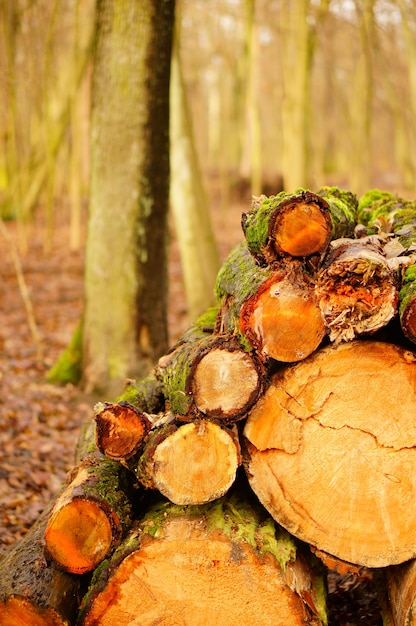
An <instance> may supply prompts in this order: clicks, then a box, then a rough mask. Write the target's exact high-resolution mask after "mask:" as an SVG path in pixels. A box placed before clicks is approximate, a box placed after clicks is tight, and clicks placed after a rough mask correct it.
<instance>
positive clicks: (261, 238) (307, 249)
mask: <svg viewBox="0 0 416 626" xmlns="http://www.w3.org/2000/svg"><path fill="white" fill-rule="evenodd" d="M241 225H242V228H243V232H244V236H245V238H246V241H247V246H248V249H249V251H250V253H251V254H252V255H253V256H254V258H255V259H256V261H257V262H258V263H259V264H260V265H270V264H272V263H273V262H274V261H276V260H279V259H281V258H287V257H310V256H312V255H318V256H320V255H322V254H324V253H325V251H326V249H327V247H328V245H329V242H330V241H331V235H332V226H331V217H330V213H329V205H328V203H327V202H326V200H324V199H323V198H321V197H320V196H318V195H317V194H314V193H312V192H311V191H304V190H300V193H298V194H297V195H294V194H290V193H287V192H285V191H282V192H281V193H280V194H278V195H277V196H269V197H267V196H259V197H258V198H253V203H252V207H251V211H249V212H247V213H243V216H242V221H241Z"/></svg>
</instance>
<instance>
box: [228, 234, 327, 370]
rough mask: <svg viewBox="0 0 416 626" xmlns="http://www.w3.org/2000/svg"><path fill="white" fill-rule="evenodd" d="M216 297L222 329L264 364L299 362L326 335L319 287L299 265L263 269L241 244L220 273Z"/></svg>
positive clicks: (296, 262) (314, 348) (292, 264)
mask: <svg viewBox="0 0 416 626" xmlns="http://www.w3.org/2000/svg"><path fill="white" fill-rule="evenodd" d="M216 295H217V298H218V300H219V302H221V307H220V310H221V320H222V324H223V327H224V328H225V329H226V330H227V331H228V332H230V333H235V332H237V333H240V335H241V336H242V337H243V339H244V340H245V341H246V342H247V343H248V345H249V346H250V347H251V348H252V349H254V351H255V353H256V354H258V355H259V356H261V358H262V359H264V360H267V359H269V358H273V359H275V360H277V361H282V362H294V361H300V360H301V359H304V358H306V357H307V356H308V355H309V354H311V353H312V352H313V351H314V350H316V348H317V347H318V346H319V344H320V343H321V341H322V340H323V338H324V337H325V335H326V329H325V325H324V322H323V319H322V315H321V311H320V309H319V305H318V301H317V299H316V296H315V284H314V282H313V281H312V279H311V278H310V277H309V276H308V275H307V274H306V272H305V271H304V269H303V267H302V265H301V264H300V263H299V262H298V261H292V262H289V263H286V264H285V266H282V267H275V269H271V268H261V267H259V266H258V265H257V264H256V263H255V261H254V259H253V258H252V256H251V255H250V253H249V251H248V248H247V246H246V245H245V244H241V245H239V246H237V247H236V248H235V249H234V250H233V251H232V252H231V254H230V255H229V257H228V259H227V260H226V262H225V263H224V264H223V266H222V268H221V270H220V272H219V274H218V278H217V283H216Z"/></svg>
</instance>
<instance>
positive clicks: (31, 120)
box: [0, 0, 416, 248]
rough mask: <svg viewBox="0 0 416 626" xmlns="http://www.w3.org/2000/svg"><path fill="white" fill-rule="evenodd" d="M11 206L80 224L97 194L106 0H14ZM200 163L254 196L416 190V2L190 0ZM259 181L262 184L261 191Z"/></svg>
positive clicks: (6, 206)
mask: <svg viewBox="0 0 416 626" xmlns="http://www.w3.org/2000/svg"><path fill="white" fill-rule="evenodd" d="M1 7H2V12H1V32H0V49H1V54H0V76H1V78H2V80H1V83H0V89H1V99H0V107H1V122H0V123H1V134H0V142H1V149H0V207H1V215H2V216H3V218H9V217H13V218H17V219H18V220H22V222H23V221H25V220H27V219H28V218H30V216H31V215H32V214H33V211H34V210H35V209H36V208H38V209H39V210H40V211H41V212H42V213H43V215H44V218H45V222H46V223H47V224H48V225H49V228H50V229H52V228H53V222H54V216H56V214H57V213H59V214H61V215H64V216H65V219H67V220H68V223H69V224H70V225H71V229H70V241H69V242H68V245H69V246H70V247H72V248H74V247H77V246H79V245H80V244H81V239H80V226H81V221H82V219H85V213H83V207H85V204H86V202H87V200H88V192H89V189H88V187H89V111H90V78H91V48H92V35H93V30H94V28H93V27H94V8H95V2H94V0H66V1H63V0H36V1H28V0H16V1H14V2H10V1H9V0H2V2H1ZM177 18H178V19H177V21H178V23H179V40H180V49H181V65H182V71H183V75H184V79H185V85H186V92H187V96H188V100H189V103H190V107H191V112H192V121H193V128H194V137H195V143H196V147H197V153H198V157H199V163H200V168H201V172H202V174H203V178H204V183H205V185H206V186H207V187H209V186H213V185H214V184H215V185H216V189H217V190H218V193H219V195H218V197H217V199H218V201H219V202H220V203H221V206H223V207H225V208H226V207H227V204H228V202H229V195H230V193H232V192H233V191H235V190H237V191H238V190H239V189H240V190H242V191H243V193H244V194H246V195H247V194H248V197H249V195H250V193H251V191H252V192H253V193H259V191H260V190H261V189H262V188H263V189H264V188H266V189H267V191H269V192H276V191H278V190H279V189H280V188H281V187H282V185H283V186H284V187H285V188H286V189H292V188H296V187H298V186H304V187H309V188H318V187H319V186H321V185H322V184H339V185H342V186H344V187H348V188H350V189H351V190H353V191H355V192H356V193H358V194H360V193H362V192H363V191H365V190H366V189H368V188H369V187H371V186H380V187H383V188H388V189H392V190H401V191H402V190H406V191H408V192H409V193H410V194H411V193H413V192H414V187H415V185H416V150H415V145H416V124H415V123H414V121H415V119H416V117H415V116H416V4H415V2H414V0H395V1H389V0H321V1H319V0H296V1H294V2H293V1H291V2H288V1H287V0H210V1H209V2H207V1H206V0H181V1H180V2H179V3H178V6H177ZM250 187H251V190H250Z"/></svg>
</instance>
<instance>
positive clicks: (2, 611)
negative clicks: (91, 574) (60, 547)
mask: <svg viewBox="0 0 416 626" xmlns="http://www.w3.org/2000/svg"><path fill="white" fill-rule="evenodd" d="M49 514H50V510H49V509H47V510H46V511H45V512H44V513H43V514H42V515H41V516H40V517H39V519H38V520H37V522H36V523H35V524H34V526H33V527H32V528H31V529H30V530H29V532H28V533H27V535H26V536H25V537H24V538H23V539H22V540H20V541H19V542H17V543H16V544H15V545H14V546H13V547H12V548H11V549H10V551H9V552H8V553H7V554H6V556H5V557H4V558H3V559H2V561H1V562H0V624H1V626H68V625H69V624H73V623H74V622H73V620H74V618H75V615H76V612H77V610H78V606H79V602H80V600H81V597H82V590H81V584H82V580H81V578H80V577H79V576H74V575H72V574H68V573H67V572H63V571H62V570H61V569H60V568H58V566H57V565H55V564H54V563H50V564H48V563H47V562H46V560H45V557H44V554H43V535H44V531H45V527H46V522H47V520H48V518H49Z"/></svg>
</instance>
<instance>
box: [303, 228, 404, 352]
mask: <svg viewBox="0 0 416 626" xmlns="http://www.w3.org/2000/svg"><path fill="white" fill-rule="evenodd" d="M315 293H316V297H317V299H318V302H319V307H320V309H321V312H322V317H323V319H324V321H325V325H326V327H327V329H328V333H329V338H330V340H331V341H342V340H344V341H349V340H351V339H354V338H355V337H357V336H359V335H361V334H365V333H370V334H371V333H374V332H375V331H376V330H379V329H380V328H382V327H383V326H385V325H386V324H388V322H389V321H390V320H391V319H392V318H393V317H394V316H395V315H396V313H397V305H398V297H399V294H398V284H397V276H396V273H395V272H394V271H393V270H392V269H391V267H390V265H389V264H388V262H387V259H386V257H385V256H384V254H383V253H382V250H381V249H380V247H378V246H376V245H373V244H372V243H370V242H369V241H366V242H363V241H362V240H354V239H337V240H336V241H334V242H332V244H331V248H330V251H329V252H328V254H327V256H326V258H325V261H324V264H323V266H322V268H321V269H320V270H319V272H318V274H317V283H316V291H315Z"/></svg>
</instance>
